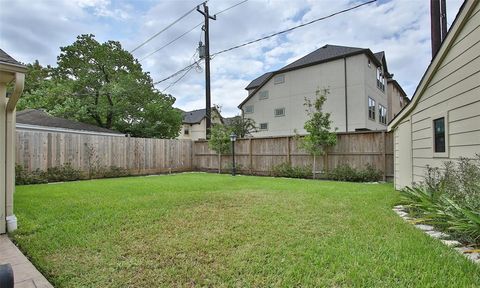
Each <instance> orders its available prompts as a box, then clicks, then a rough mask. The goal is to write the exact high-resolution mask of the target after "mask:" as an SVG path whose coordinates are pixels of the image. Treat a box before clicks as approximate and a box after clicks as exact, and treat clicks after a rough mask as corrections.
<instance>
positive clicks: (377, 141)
mask: <svg viewBox="0 0 480 288" xmlns="http://www.w3.org/2000/svg"><path fill="white" fill-rule="evenodd" d="M337 140H338V141H337V145H336V146H335V147H333V148H331V149H330V150H329V151H328V153H327V154H326V155H325V156H323V157H318V158H320V159H317V161H316V162H317V163H316V171H323V170H326V169H327V170H328V169H332V168H335V167H337V166H339V165H341V164H348V165H349V166H350V167H354V168H364V167H365V165H367V164H371V165H373V167H375V168H376V169H379V170H380V171H382V173H383V179H384V180H391V179H393V136H392V134H391V133H386V132H384V131H368V132H349V133H338V134H337ZM193 150H194V152H193V163H194V168H195V169H196V170H201V171H216V170H218V168H219V161H220V162H221V168H222V169H224V170H226V169H230V167H231V162H232V158H231V155H223V156H221V157H219V156H218V154H217V153H215V152H214V151H212V150H210V149H209V148H208V142H207V141H204V140H203V141H196V142H195V145H194V149H193ZM235 160H236V163H237V170H238V171H240V172H241V173H247V174H252V175H271V174H272V168H273V167H274V166H276V165H279V164H282V163H290V164H291V165H292V166H307V165H308V166H311V165H312V164H313V157H312V156H310V155H309V154H308V153H306V152H305V151H303V150H302V149H301V147H300V143H299V140H297V139H296V138H295V137H294V136H288V137H267V138H247V139H239V140H237V142H236V143H235Z"/></svg>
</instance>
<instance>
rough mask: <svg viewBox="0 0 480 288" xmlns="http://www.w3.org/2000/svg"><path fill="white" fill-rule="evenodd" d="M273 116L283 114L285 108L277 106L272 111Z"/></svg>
mask: <svg viewBox="0 0 480 288" xmlns="http://www.w3.org/2000/svg"><path fill="white" fill-rule="evenodd" d="M274 115H275V117H282V116H285V108H277V109H275V112H274Z"/></svg>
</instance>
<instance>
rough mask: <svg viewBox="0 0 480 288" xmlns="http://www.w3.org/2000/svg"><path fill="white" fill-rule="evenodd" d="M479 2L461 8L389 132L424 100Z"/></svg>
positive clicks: (470, 2) (473, 0)
mask: <svg viewBox="0 0 480 288" xmlns="http://www.w3.org/2000/svg"><path fill="white" fill-rule="evenodd" d="M478 3H479V1H478V0H466V1H465V3H464V4H463V5H465V6H464V7H462V8H461V11H460V12H459V14H458V15H457V18H456V19H455V22H453V25H452V27H451V28H450V31H448V34H447V37H446V38H445V40H444V41H443V43H442V45H441V47H440V49H439V50H438V52H437V55H435V58H433V60H432V62H431V63H430V66H428V69H427V71H426V72H425V74H424V75H423V77H422V79H421V80H420V84H418V87H417V90H416V91H415V94H414V95H413V97H412V101H411V102H410V104H408V105H407V106H406V107H405V109H403V110H402V111H401V112H400V113H399V114H398V115H397V117H395V118H394V119H393V120H392V121H391V122H390V124H388V129H387V130H388V131H391V130H393V129H394V128H395V127H396V126H398V124H400V121H402V120H403V119H404V118H405V117H407V116H408V115H409V114H410V112H411V111H412V110H413V109H415V107H416V106H417V104H418V102H419V101H420V98H422V96H423V93H424V92H425V90H426V89H427V87H428V84H429V83H430V81H431V80H432V78H433V76H435V73H436V71H437V70H438V68H439V66H440V64H441V63H442V62H443V59H445V57H446V56H447V52H448V51H449V50H450V48H451V47H452V45H453V44H454V41H455V39H456V38H457V37H458V34H459V33H460V32H461V31H462V29H463V27H464V26H465V24H466V23H467V21H468V19H469V17H470V15H471V14H472V12H473V10H474V9H475V7H476V6H477V5H478Z"/></svg>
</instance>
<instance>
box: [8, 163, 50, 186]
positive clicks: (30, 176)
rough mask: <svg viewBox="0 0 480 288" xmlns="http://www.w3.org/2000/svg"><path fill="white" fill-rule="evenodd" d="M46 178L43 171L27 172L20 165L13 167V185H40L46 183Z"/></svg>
mask: <svg viewBox="0 0 480 288" xmlns="http://www.w3.org/2000/svg"><path fill="white" fill-rule="evenodd" d="M47 182H48V180H47V176H46V173H45V171H42V170H40V169H36V170H34V171H31V172H29V171H27V170H25V169H24V168H23V166H21V165H18V164H17V165H15V184H16V185H27V184H41V183H47Z"/></svg>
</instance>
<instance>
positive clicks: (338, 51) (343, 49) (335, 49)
mask: <svg viewBox="0 0 480 288" xmlns="http://www.w3.org/2000/svg"><path fill="white" fill-rule="evenodd" d="M360 53H371V51H370V50H369V49H365V48H357V47H347V46H339V45H329V44H327V45H325V46H323V47H321V48H319V49H317V50H315V51H313V52H312V53H309V54H307V55H305V56H303V57H302V58H300V59H298V60H296V61H294V62H292V63H290V64H288V65H286V66H284V67H282V68H280V69H279V70H277V71H273V72H268V73H265V74H263V75H262V76H260V77H258V78H256V79H255V80H253V81H252V82H250V84H248V86H247V87H246V88H245V89H247V90H250V89H253V88H257V87H259V86H261V85H262V84H263V83H264V82H265V81H266V80H268V79H269V78H270V77H271V76H272V75H273V74H275V73H281V72H286V71H290V70H295V69H299V68H302V67H305V66H310V65H315V64H319V63H322V62H328V61H332V60H335V59H338V58H342V57H345V56H348V55H355V54H360ZM377 54H378V56H377ZM379 57H380V58H379ZM382 57H383V52H379V53H376V54H375V58H376V60H378V62H379V63H382Z"/></svg>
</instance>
